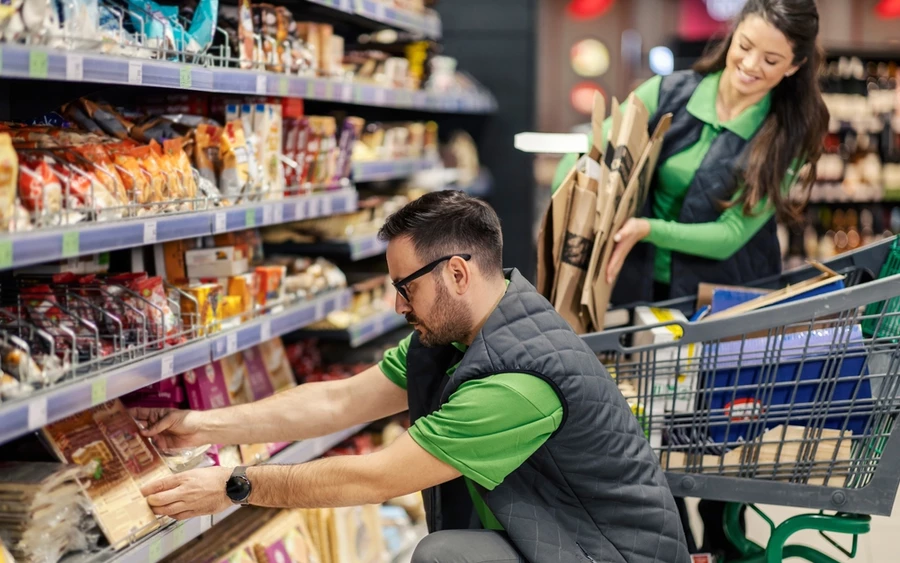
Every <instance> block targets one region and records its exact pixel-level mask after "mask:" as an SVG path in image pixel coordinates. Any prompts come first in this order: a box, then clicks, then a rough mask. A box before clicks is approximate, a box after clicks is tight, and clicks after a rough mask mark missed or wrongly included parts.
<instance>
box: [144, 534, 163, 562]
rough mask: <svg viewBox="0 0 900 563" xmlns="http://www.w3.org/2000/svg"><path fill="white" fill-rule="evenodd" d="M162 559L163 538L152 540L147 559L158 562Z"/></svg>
mask: <svg viewBox="0 0 900 563" xmlns="http://www.w3.org/2000/svg"><path fill="white" fill-rule="evenodd" d="M160 559H162V539H161V538H156V539H155V540H153V541H152V542H150V549H149V550H148V553H147V561H148V563H157V561H159V560H160Z"/></svg>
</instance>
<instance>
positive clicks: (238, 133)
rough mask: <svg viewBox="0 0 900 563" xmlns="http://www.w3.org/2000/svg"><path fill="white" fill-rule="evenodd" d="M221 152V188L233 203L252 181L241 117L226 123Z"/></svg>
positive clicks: (220, 141)
mask: <svg viewBox="0 0 900 563" xmlns="http://www.w3.org/2000/svg"><path fill="white" fill-rule="evenodd" d="M219 154H220V155H221V157H222V171H221V172H220V173H219V190H220V191H221V192H222V195H223V196H225V197H226V198H230V199H231V200H232V203H236V200H237V199H239V198H240V196H241V195H243V193H244V190H245V189H246V188H247V186H248V185H249V183H250V165H249V154H248V152H247V141H246V140H245V138H244V127H243V125H242V124H241V120H240V119H235V120H233V121H229V122H228V123H226V124H225V129H224V131H222V137H221V138H220V139H219Z"/></svg>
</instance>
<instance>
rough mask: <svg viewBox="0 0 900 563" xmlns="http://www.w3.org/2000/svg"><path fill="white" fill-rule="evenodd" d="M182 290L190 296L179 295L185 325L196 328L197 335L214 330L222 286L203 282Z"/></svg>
mask: <svg viewBox="0 0 900 563" xmlns="http://www.w3.org/2000/svg"><path fill="white" fill-rule="evenodd" d="M184 292H185V293H187V294H188V295H189V296H190V297H187V296H182V297H181V314H182V317H183V321H184V324H185V326H191V327H193V328H195V329H197V334H198V336H204V335H206V334H211V333H213V332H215V331H216V315H217V314H218V312H219V300H220V299H221V297H222V286H221V285H219V284H217V283H205V284H202V285H195V286H192V287H188V288H186V289H184Z"/></svg>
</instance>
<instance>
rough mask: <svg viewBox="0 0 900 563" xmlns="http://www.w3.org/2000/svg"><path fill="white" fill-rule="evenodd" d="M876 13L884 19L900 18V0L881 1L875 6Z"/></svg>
mask: <svg viewBox="0 0 900 563" xmlns="http://www.w3.org/2000/svg"><path fill="white" fill-rule="evenodd" d="M875 13H876V14H878V17H880V18H884V19H891V18H900V0H881V2H879V3H878V5H877V6H875Z"/></svg>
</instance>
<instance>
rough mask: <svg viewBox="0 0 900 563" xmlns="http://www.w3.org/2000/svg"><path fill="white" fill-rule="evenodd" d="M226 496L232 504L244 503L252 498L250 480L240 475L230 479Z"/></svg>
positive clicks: (226, 488)
mask: <svg viewBox="0 0 900 563" xmlns="http://www.w3.org/2000/svg"><path fill="white" fill-rule="evenodd" d="M225 494H226V495H228V498H230V499H231V501H232V502H244V501H245V500H247V498H248V497H249V496H250V480H249V479H247V478H246V477H242V476H240V475H238V476H234V477H231V478H229V479H228V481H227V482H226V483H225Z"/></svg>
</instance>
